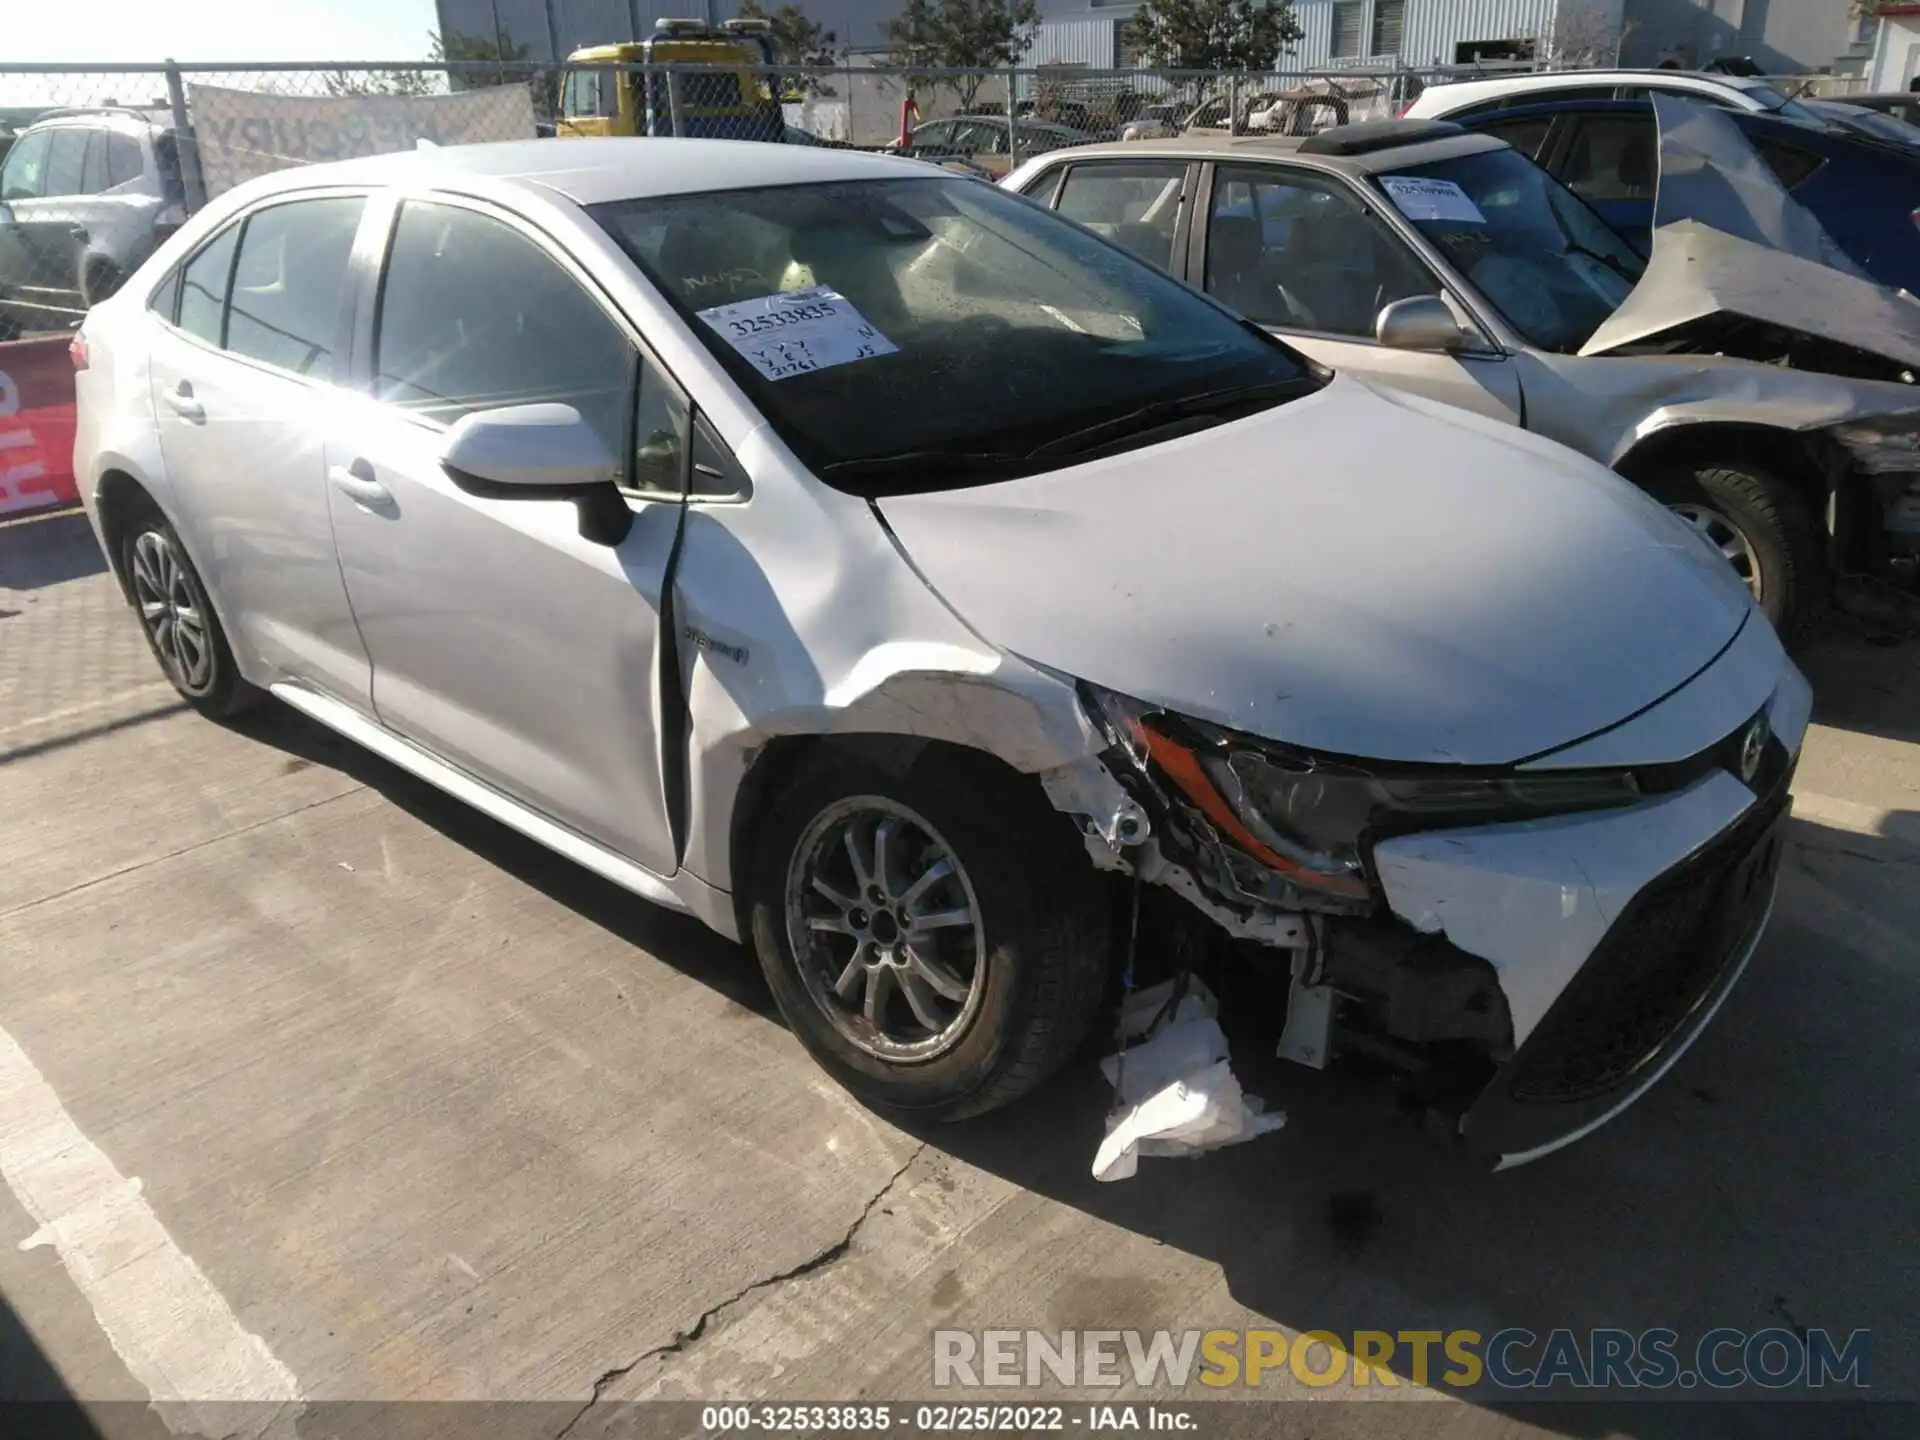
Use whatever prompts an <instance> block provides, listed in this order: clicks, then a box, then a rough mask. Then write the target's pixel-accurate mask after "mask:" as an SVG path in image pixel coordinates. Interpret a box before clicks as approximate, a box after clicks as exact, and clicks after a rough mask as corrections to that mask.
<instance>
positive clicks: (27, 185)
mask: <svg viewBox="0 0 1920 1440" xmlns="http://www.w3.org/2000/svg"><path fill="white" fill-rule="evenodd" d="M52 142H53V132H52V131H50V130H36V131H34V132H33V133H32V134H31V135H26V136H22V137H21V138H20V139H19V140H17V141H15V142H14V146H13V149H11V150H9V151H8V152H7V164H6V168H5V169H4V170H0V200H32V199H36V198H37V197H39V196H41V195H44V194H46V193H47V192H46V188H45V186H46V178H47V148H48V146H49V145H51V144H52Z"/></svg>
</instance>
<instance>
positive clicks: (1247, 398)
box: [1027, 375, 1320, 460]
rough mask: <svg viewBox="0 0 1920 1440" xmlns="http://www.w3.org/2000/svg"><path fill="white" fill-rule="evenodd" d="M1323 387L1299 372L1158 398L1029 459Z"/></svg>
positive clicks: (1047, 446)
mask: <svg viewBox="0 0 1920 1440" xmlns="http://www.w3.org/2000/svg"><path fill="white" fill-rule="evenodd" d="M1319 388H1320V385H1319V381H1318V380H1317V379H1316V378H1315V377H1313V376H1310V375H1296V376H1293V377H1291V378H1289V379H1286V380H1265V381H1261V382H1260V383H1258V384H1254V385H1232V386H1229V387H1227V388H1226V389H1224V390H1202V391H1201V392H1200V393H1199V394H1197V395H1184V396H1181V397H1180V398H1179V399H1176V400H1155V401H1154V402H1153V403H1152V404H1149V405H1142V406H1141V407H1140V408H1139V409H1137V410H1129V411H1128V412H1127V413H1126V414H1124V415H1116V416H1115V417H1114V418H1113V419H1111V420H1102V421H1101V422H1100V423H1099V424H1097V425H1088V426H1085V427H1083V428H1082V429H1079V430H1070V431H1068V432H1067V433H1066V434H1065V435H1060V436H1056V437H1055V438H1054V439H1052V440H1049V441H1047V442H1045V443H1044V444H1041V445H1036V446H1034V447H1033V449H1031V450H1029V451H1028V452H1027V458H1028V459H1030V460H1041V459H1045V458H1047V457H1049V456H1060V455H1079V454H1082V453H1084V452H1086V451H1089V450H1097V449H1099V448H1100V447H1101V446H1103V445H1109V444H1112V443H1114V442H1116V441H1120V440H1126V439H1131V438H1133V437H1135V436H1138V435H1141V434H1145V433H1148V432H1151V431H1154V430H1158V429H1160V428H1161V427H1162V426H1166V425H1171V424H1173V423H1174V422H1175V421H1179V420H1190V419H1195V418H1198V417H1202V416H1208V415H1217V416H1220V417H1221V419H1223V420H1224V419H1228V418H1231V416H1230V414H1229V413H1228V412H1231V411H1234V410H1238V409H1244V410H1247V411H1249V412H1250V411H1252V410H1255V409H1265V408H1267V407H1268V406H1270V405H1277V404H1279V403H1281V402H1282V401H1285V400H1296V399H1298V398H1299V397H1300V396H1302V395H1306V394H1309V393H1310V392H1312V391H1314V390H1317V389H1319Z"/></svg>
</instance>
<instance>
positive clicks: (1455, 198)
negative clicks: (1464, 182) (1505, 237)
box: [1380, 175, 1487, 225]
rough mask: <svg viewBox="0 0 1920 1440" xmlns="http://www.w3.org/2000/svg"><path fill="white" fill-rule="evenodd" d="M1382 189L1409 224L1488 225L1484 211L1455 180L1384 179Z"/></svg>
mask: <svg viewBox="0 0 1920 1440" xmlns="http://www.w3.org/2000/svg"><path fill="white" fill-rule="evenodd" d="M1380 186H1381V188H1382V189H1384V190H1385V191H1386V192H1387V195H1388V197H1389V198H1390V199H1392V201H1393V203H1394V205H1395V207H1396V208H1397V209H1398V210H1399V211H1400V213H1401V214H1402V215H1404V216H1406V217H1407V219H1409V220H1452V221H1456V222H1460V223H1464V224H1467V225H1484V224H1486V223H1487V217H1486V216H1484V215H1482V214H1481V213H1480V207H1479V206H1478V205H1476V204H1474V203H1473V197H1472V196H1470V195H1468V194H1467V192H1466V191H1464V190H1462V189H1461V188H1460V187H1459V186H1458V185H1456V184H1454V183H1453V181H1451V180H1429V179H1427V178H1426V177H1425V176H1421V175H1382V176H1381V177H1380Z"/></svg>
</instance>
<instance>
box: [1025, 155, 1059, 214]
mask: <svg viewBox="0 0 1920 1440" xmlns="http://www.w3.org/2000/svg"><path fill="white" fill-rule="evenodd" d="M1066 173H1067V167H1066V166H1064V165H1056V166H1054V167H1053V169H1051V170H1049V171H1047V173H1046V174H1044V175H1042V176H1041V177H1040V178H1039V180H1037V181H1036V182H1035V183H1034V185H1033V186H1032V188H1031V189H1028V190H1026V191H1024V192H1023V193H1024V194H1025V195H1026V197H1027V199H1029V200H1031V201H1033V203H1034V204H1036V205H1044V206H1046V207H1047V208H1048V209H1052V208H1053V197H1054V196H1056V195H1058V194H1059V193H1060V180H1061V177H1062V176H1064V175H1065V174H1066Z"/></svg>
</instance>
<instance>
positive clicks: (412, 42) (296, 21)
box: [0, 0, 435, 85]
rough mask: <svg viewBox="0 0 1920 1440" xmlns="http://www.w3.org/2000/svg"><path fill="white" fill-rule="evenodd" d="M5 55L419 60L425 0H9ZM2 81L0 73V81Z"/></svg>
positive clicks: (428, 9)
mask: <svg viewBox="0 0 1920 1440" xmlns="http://www.w3.org/2000/svg"><path fill="white" fill-rule="evenodd" d="M0 9H4V10H6V11H7V12H9V13H8V14H7V17H6V21H5V25H4V30H5V40H4V44H3V45H0V64H4V63H5V62H7V61H72V62H74V63H76V64H82V65H84V64H86V63H88V62H96V63H97V62H103V61H110V62H115V63H118V62H123V61H124V62H138V61H160V60H165V59H167V58H168V57H172V58H173V59H175V60H179V61H182V62H187V61H194V60H206V61H216V60H347V59H358V60H424V59H425V58H426V54H427V43H428V42H427V32H428V31H430V30H432V29H433V27H434V24H435V21H434V10H433V0H65V3H62V0H9V3H7V4H5V5H4V6H0ZM3 84H4V77H0V85H3Z"/></svg>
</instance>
